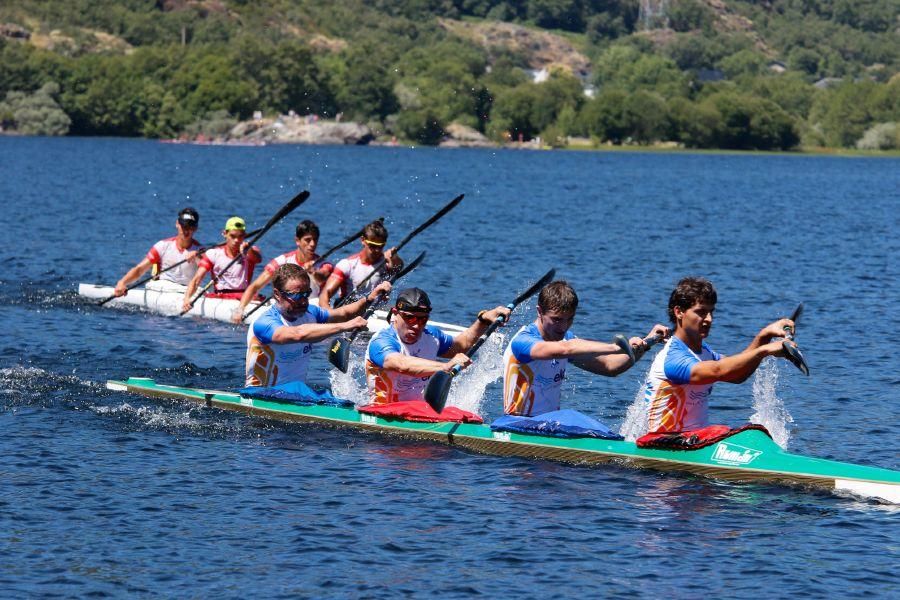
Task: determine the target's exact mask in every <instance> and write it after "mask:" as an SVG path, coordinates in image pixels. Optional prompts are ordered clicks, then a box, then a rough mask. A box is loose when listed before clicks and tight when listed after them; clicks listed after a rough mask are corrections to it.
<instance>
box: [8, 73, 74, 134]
mask: <svg viewBox="0 0 900 600" xmlns="http://www.w3.org/2000/svg"><path fill="white" fill-rule="evenodd" d="M58 95H59V85H58V84H56V83H55V82H48V83H45V84H44V85H43V86H42V87H41V89H39V90H37V91H36V92H34V93H33V94H26V93H24V92H8V93H7V94H6V101H5V102H0V119H2V121H3V126H4V128H11V129H14V130H15V131H18V132H19V133H24V134H26V135H66V133H68V131H69V125H71V120H70V119H69V117H68V115H66V113H65V112H63V110H62V109H61V108H60V107H59V104H57V102H56V99H55V98H56V97H57V96H58Z"/></svg>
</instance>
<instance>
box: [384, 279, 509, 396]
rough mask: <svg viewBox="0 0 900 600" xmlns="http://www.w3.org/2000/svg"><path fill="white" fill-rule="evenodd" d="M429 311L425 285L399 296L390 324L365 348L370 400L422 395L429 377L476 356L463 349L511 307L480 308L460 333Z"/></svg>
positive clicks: (465, 363)
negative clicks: (431, 320)
mask: <svg viewBox="0 0 900 600" xmlns="http://www.w3.org/2000/svg"><path fill="white" fill-rule="evenodd" d="M430 314H431V300H430V299H429V298H428V294H426V293H425V292H424V291H423V290H421V289H419V288H409V289H406V290H403V291H402V292H400V294H399V296H397V301H396V302H395V304H394V306H393V308H391V314H390V320H391V325H390V327H388V328H387V329H383V330H382V331H380V332H378V334H376V335H375V336H373V337H372V339H371V340H370V341H369V345H368V347H367V348H366V383H367V385H368V389H369V400H370V401H371V403H372V404H390V403H394V402H406V401H411V400H422V399H423V398H422V395H423V392H424V389H425V384H426V383H427V382H428V378H429V377H430V376H431V375H433V374H435V373H437V372H438V371H450V369H452V368H453V367H454V366H456V365H459V366H461V367H462V368H465V367H467V366H469V365H470V364H471V362H472V361H471V359H470V358H469V357H468V356H466V355H465V354H464V352H466V350H468V349H469V348H471V347H472V345H473V344H474V343H475V342H476V341H477V340H478V337H479V336H480V335H481V334H482V333H484V332H485V330H486V329H487V328H488V326H489V325H490V324H491V323H493V322H494V321H495V320H496V319H498V318H499V317H500V315H503V316H504V318H508V317H509V309H508V308H507V307H505V306H498V307H496V308H493V309H491V310H483V311H481V312H480V313H478V317H477V318H476V319H475V322H474V323H472V325H470V326H469V328H468V329H466V330H465V331H463V332H462V333H460V334H458V335H457V336H456V337H451V336H450V335H448V334H446V333H444V332H443V331H441V330H440V329H439V328H437V327H435V326H433V325H428V324H427V323H428V317H429V315H430ZM438 358H446V359H448V360H447V362H443V361H440V360H438Z"/></svg>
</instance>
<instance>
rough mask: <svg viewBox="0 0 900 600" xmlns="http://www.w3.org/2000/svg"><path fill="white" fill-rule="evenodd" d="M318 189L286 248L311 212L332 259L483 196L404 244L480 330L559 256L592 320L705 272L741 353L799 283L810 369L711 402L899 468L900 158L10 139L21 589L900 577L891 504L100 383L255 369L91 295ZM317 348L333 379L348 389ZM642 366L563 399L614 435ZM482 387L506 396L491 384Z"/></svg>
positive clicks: (282, 231)
mask: <svg viewBox="0 0 900 600" xmlns="http://www.w3.org/2000/svg"><path fill="white" fill-rule="evenodd" d="M302 189H309V190H310V191H311V192H312V196H311V198H310V200H309V201H308V202H307V203H306V204H305V205H304V206H303V207H301V208H300V209H298V211H297V212H296V213H295V214H294V215H292V216H291V217H290V218H289V219H288V221H287V222H285V223H282V224H281V225H279V226H277V227H276V228H274V229H273V230H272V231H270V232H269V233H268V234H267V235H266V237H264V238H263V240H262V241H261V242H260V245H261V247H262V249H263V252H264V254H265V255H267V256H269V257H271V256H274V255H275V254H276V253H281V252H285V251H287V250H289V249H290V248H291V247H293V241H292V237H293V227H294V225H295V224H296V222H297V220H299V219H300V218H312V219H314V220H316V221H317V222H318V223H319V224H320V226H321V228H322V232H323V235H322V242H321V246H322V248H327V247H328V246H330V245H331V244H333V243H334V242H336V241H337V240H339V239H341V238H343V237H344V236H346V235H347V234H348V233H350V232H352V231H353V230H355V229H356V228H358V227H359V226H360V225H361V224H363V223H365V222H367V221H369V220H371V219H373V218H375V217H377V216H380V215H384V216H386V217H387V221H386V222H387V224H388V227H389V229H390V231H391V234H392V237H393V239H394V240H397V239H399V238H400V237H402V236H403V235H405V234H406V233H407V232H408V231H410V230H411V229H412V228H413V227H414V226H416V225H417V224H418V223H420V222H421V221H423V220H424V219H425V218H427V217H428V216H430V214H431V213H432V212H434V211H435V210H436V209H437V208H438V207H440V206H441V205H443V204H444V203H445V202H447V201H448V200H450V199H451V198H452V197H454V196H455V195H457V194H459V193H465V194H466V200H465V201H464V202H463V203H462V204H461V205H460V206H459V207H458V208H457V209H456V210H455V211H454V212H452V213H451V214H450V215H448V216H447V217H446V218H445V219H444V220H443V221H441V222H440V223H439V224H438V225H436V226H434V227H433V228H432V229H429V230H428V231H427V232H425V233H423V234H422V235H421V236H419V237H418V238H416V239H415V240H414V241H413V242H411V243H410V244H409V246H408V247H407V249H405V252H404V253H405V255H406V256H408V257H410V256H413V255H414V254H417V253H418V252H420V251H421V250H428V253H429V254H428V258H427V259H426V260H427V262H426V264H425V265H423V267H421V268H420V269H418V270H417V271H416V272H414V273H413V274H412V275H411V276H410V277H409V279H408V280H407V281H406V283H407V284H409V285H418V286H420V287H423V288H426V289H428V290H429V291H430V292H431V296H432V300H433V302H434V304H435V305H436V309H435V314H436V317H438V318H439V320H442V321H450V322H457V323H468V322H470V321H471V319H473V318H474V315H475V314H476V313H477V312H478V310H480V309H481V308H485V307H489V306H494V305H496V304H500V303H505V302H507V301H509V300H510V299H511V298H512V297H513V296H514V295H515V294H516V293H517V292H518V291H520V290H521V289H523V288H524V287H525V286H526V285H527V284H528V283H530V281H533V279H534V278H536V277H537V276H539V275H540V274H542V273H543V272H545V271H546V270H547V269H548V268H549V267H552V266H555V267H556V268H557V269H558V272H559V274H560V276H562V277H565V278H566V279H568V280H569V281H571V282H572V283H573V285H574V286H575V287H576V289H577V290H578V291H579V294H580V296H581V306H580V307H579V312H578V318H577V320H576V324H575V327H574V330H575V332H576V333H577V334H578V335H580V336H582V337H595V338H599V339H605V340H608V339H610V338H611V337H612V335H613V334H615V333H619V332H623V333H628V334H631V335H637V334H644V333H646V331H647V330H648V329H649V328H650V326H651V325H652V324H653V323H654V322H658V321H659V322H662V321H664V319H665V307H666V302H667V299H668V294H669V292H670V290H671V287H672V285H673V284H674V282H675V281H677V280H678V279H679V278H680V277H681V276H683V275H687V274H699V275H705V276H707V277H709V278H710V279H712V280H713V282H714V283H715V284H716V286H717V288H718V292H719V307H718V310H717V313H716V322H715V325H714V327H713V333H712V336H711V337H710V339H709V342H710V344H711V345H712V346H713V347H714V348H716V349H717V350H719V351H721V352H724V353H732V352H735V351H738V350H740V349H742V348H743V347H744V346H745V345H746V344H747V343H748V341H749V339H750V338H751V336H753V335H754V334H755V333H756V331H758V329H759V328H760V327H762V326H763V325H765V324H766V323H768V322H770V321H772V320H774V319H775V318H778V317H780V316H784V315H787V314H788V313H790V311H791V310H792V309H793V308H794V306H796V304H797V303H798V302H800V301H803V302H804V303H805V305H806V311H805V313H804V315H803V318H802V320H801V322H800V323H799V327H798V341H799V342H800V343H801V345H802V346H803V348H804V349H805V353H806V355H807V359H808V361H809V364H810V367H811V369H812V374H811V376H810V377H809V378H805V377H803V376H802V375H801V374H800V373H799V371H797V370H795V369H794V368H793V367H791V366H790V365H788V364H786V363H783V362H777V361H771V362H770V363H767V364H766V365H764V368H763V369H761V372H760V373H759V374H758V375H757V376H756V377H755V379H754V380H752V381H748V382H747V383H745V384H744V385H741V386H728V385H726V384H719V385H718V386H717V388H716V391H715V394H714V401H713V405H712V411H711V412H712V416H713V419H714V420H715V421H719V422H726V423H730V424H735V425H736V424H740V423H743V422H746V421H747V420H748V419H749V418H750V417H751V416H752V415H754V414H756V413H759V414H761V415H763V420H764V421H766V423H767V424H768V425H770V426H771V427H772V428H774V429H775V430H778V432H779V434H780V437H781V440H780V441H781V442H782V443H784V444H787V446H788V448H789V449H790V450H791V451H794V452H799V453H804V454H812V455H816V456H821V457H825V458H833V459H839V460H845V461H849V462H857V463H863V464H874V465H879V466H884V467H888V468H893V469H898V468H900V454H898V451H897V443H896V432H897V425H896V424H897V423H898V421H900V359H898V352H897V348H896V344H895V343H894V338H895V337H896V336H895V334H896V332H897V331H900V311H898V310H897V301H898V299H900V283H898V281H900V236H898V232H900V160H898V159H896V158H894V159H851V158H833V157H805V156H763V155H713V154H696V155H694V154H642V153H614V154H613V153H575V152H569V153H566V152H546V153H545V152H516V151H491V150H450V151H447V150H442V151H436V150H428V149H417V150H410V149H403V148H392V149H388V148H355V147H348V148H312V147H297V146H285V147H264V148H221V147H191V146H169V145H163V144H157V143H154V142H148V141H131V140H106V139H99V140H88V139H11V138H0V198H2V204H3V210H2V215H3V218H4V220H5V230H6V232H7V242H6V243H5V244H3V245H2V247H0V265H2V269H0V327H2V330H3V332H4V340H3V341H2V343H0V357H2V360H0V431H2V435H0V454H2V455H3V457H4V460H3V461H2V463H0V490H2V494H0V596H3V597H21V596H39V595H40V596H44V595H47V596H50V595H62V596H88V595H95V596H103V595H111V596H132V595H148V596H150V595H162V596H173V597H211V596H217V597H246V596H249V595H255V596H260V597H315V598H318V597H373V598H374V597H396V596H416V597H432V596H438V597H445V598H456V597H466V596H474V595H483V596H489V597H498V598H512V597H533V598H537V597H551V596H553V597H556V596H559V597H601V596H607V595H611V594H621V595H629V596H654V597H656V596H658V597H665V596H671V597H697V596H703V597H705V596H712V597H743V598H759V597H788V596H800V595H802V596H806V597H814V598H823V597H834V596H845V595H846V596H854V597H856V596H866V595H871V596H875V597H897V595H898V593H900V575H898V565H900V512H898V509H897V507H890V506H884V505H879V504H876V503H874V502H869V501H861V500H858V499H853V498H843V497H838V496H835V495H832V494H827V493H823V492H808V491H803V490H798V489H793V488H783V487H778V486H765V485H737V484H732V483H723V482H718V481H711V480H707V479H701V478H695V477H686V476H682V475H674V474H660V473H653V472H646V471H638V470H632V469H627V468H621V467H600V468H587V467H580V466H572V465H565V464H555V463H551V462H541V461H529V460H524V459H516V458H499V457H488V456H480V455H476V454H471V453H468V452H464V451H461V450H457V449H451V448H445V447H441V446H437V445H431V444H424V443H423V444H417V443H411V442H408V441H400V440H394V439H388V438H384V437H379V436H375V435H366V434H360V433H355V432H350V431H342V430H325V429H322V428H319V427H315V426H308V425H307V426H304V425H286V424H282V423H274V422H268V421H264V420H259V419H254V418H247V417H243V416H237V415H234V414H228V413H224V412H220V411H217V410H206V409H201V408H195V407H193V406H189V405H186V404H180V403H164V402H154V401H150V400H144V399H141V398H137V397H133V396H129V395H125V394H121V393H113V392H109V391H107V390H106V389H105V388H104V383H105V382H106V380H108V379H122V378H125V377H127V376H129V375H136V376H151V377H154V378H156V379H157V380H158V381H160V382H165V383H174V384H184V385H191V386H198V387H217V388H226V387H235V386H237V385H238V384H239V383H240V381H241V377H242V372H243V360H244V336H245V330H244V329H242V328H237V327H233V326H230V325H226V324H224V323H216V322H201V321H198V320H193V319H183V320H177V319H170V318H164V317H160V316H155V315H149V314H144V313H140V312H133V311H125V310H113V309H99V308H96V307H94V306H92V305H90V304H89V303H88V302H85V301H83V300H80V299H79V298H78V297H77V294H76V289H77V286H78V283H79V282H92V283H108V284H112V283H114V282H115V280H116V279H118V278H119V277H120V276H121V275H122V274H123V273H124V272H125V270H127V269H128V268H129V267H130V266H131V265H132V264H134V263H135V262H136V261H137V260H138V259H140V258H141V257H142V256H143V254H144V253H145V252H146V251H147V249H148V248H149V247H150V245H151V244H152V243H153V242H155V241H156V240H158V239H160V238H162V237H168V236H170V235H172V234H173V230H174V221H175V213H176V211H177V210H178V209H179V208H181V207H182V206H184V205H193V206H195V207H196V208H198V209H199V211H200V213H201V228H200V232H199V234H198V238H199V239H200V240H201V241H209V242H214V241H216V237H217V232H218V230H219V229H220V228H221V226H222V224H223V223H224V220H225V219H226V218H227V217H228V216H230V215H232V214H235V213H236V214H240V215H243V216H244V217H245V218H246V219H247V220H248V223H249V225H250V226H251V227H258V226H261V225H263V224H264V223H265V222H266V220H268V218H269V217H270V216H271V215H272V214H273V213H274V212H275V210H277V209H278V207H280V206H281V205H282V204H284V203H285V202H286V201H287V200H288V199H289V198H290V197H292V196H293V195H294V194H296V193H297V192H298V191H300V190H302ZM515 316H516V318H515V320H514V323H515V325H516V326H519V325H521V324H524V323H525V322H527V320H529V319H531V318H533V304H530V305H529V306H527V307H525V308H523V309H522V310H520V311H518V312H517V313H516V315H515ZM494 351H495V352H496V350H494ZM324 355H325V349H324V347H323V348H322V351H321V353H319V355H318V356H317V357H316V358H315V362H314V364H313V368H312V371H313V373H314V374H315V375H314V376H313V379H314V380H317V381H320V382H322V383H327V382H328V381H329V374H328V370H327V362H326V361H325V359H324ZM492 359H496V357H495V356H493V355H492V354H491V353H490V352H487V353H486V354H485V356H484V357H482V360H483V361H490V360H492ZM649 365H650V361H649V360H647V359H645V360H644V361H642V362H641V363H639V364H638V365H637V366H636V367H635V368H634V369H632V370H631V371H629V372H628V373H626V374H624V375H622V376H620V377H618V378H616V379H605V378H601V377H590V376H587V375H584V374H581V373H576V371H577V369H570V379H569V380H568V381H567V384H566V388H565V397H564V404H565V405H566V406H568V407H571V408H577V409H579V410H583V411H585V412H589V413H591V414H594V415H597V416H599V417H600V418H602V419H603V420H604V421H605V422H607V423H608V424H610V425H611V426H613V427H614V428H616V429H618V428H619V427H621V426H622V425H623V422H624V421H625V419H626V413H627V410H628V408H629V406H630V405H631V404H632V401H633V400H634V398H635V395H636V394H637V392H638V390H639V388H640V385H641V382H642V379H643V376H644V373H645V372H646V370H647V369H648V368H649ZM494 374H495V375H499V373H496V372H495V373H494ZM472 396H475V397H472ZM465 401H466V402H467V403H468V405H469V406H470V407H473V408H477V409H478V410H480V411H481V412H483V413H484V414H485V415H486V416H487V417H489V418H490V417H494V416H497V415H498V413H499V412H500V405H501V399H500V393H499V386H498V385H497V384H496V383H492V384H491V385H488V386H487V389H486V390H485V391H484V393H483V394H482V393H480V389H479V390H475V391H472V393H470V395H469V397H467V398H466V399H465Z"/></svg>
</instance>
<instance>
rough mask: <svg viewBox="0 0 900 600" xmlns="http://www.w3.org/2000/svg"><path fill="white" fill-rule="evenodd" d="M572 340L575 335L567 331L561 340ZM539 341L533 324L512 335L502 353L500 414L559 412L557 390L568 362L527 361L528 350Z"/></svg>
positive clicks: (562, 360) (558, 393) (532, 415)
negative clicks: (502, 369) (501, 410)
mask: <svg viewBox="0 0 900 600" xmlns="http://www.w3.org/2000/svg"><path fill="white" fill-rule="evenodd" d="M573 338H575V334H573V333H572V332H571V331H567V332H566V335H565V337H564V339H566V340H571V339H573ZM543 341H545V340H544V339H543V338H542V337H541V330H540V329H538V326H537V323H531V324H530V325H526V326H525V327H523V328H521V329H520V330H519V331H517V332H516V335H514V336H513V337H512V339H511V340H510V342H509V345H508V346H507V347H506V350H505V351H504V352H503V364H504V371H503V412H504V414H507V415H519V416H523V417H534V416H537V415H542V414H544V413H546V412H551V411H554V410H559V396H560V389H561V388H562V383H563V381H564V380H565V378H566V366H567V365H568V364H569V360H568V359H567V358H554V359H551V360H535V359H533V358H531V349H532V348H533V347H534V345H535V344H537V343H538V342H543Z"/></svg>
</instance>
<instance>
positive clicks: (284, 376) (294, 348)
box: [246, 304, 329, 386]
mask: <svg viewBox="0 0 900 600" xmlns="http://www.w3.org/2000/svg"><path fill="white" fill-rule="evenodd" d="M328 317H329V313H328V311H327V310H324V309H321V308H319V307H318V306H315V305H312V304H311V305H310V306H309V308H307V309H306V312H305V313H303V314H302V315H300V317H299V318H298V319H295V320H293V321H290V320H288V319H287V318H286V317H285V316H284V315H282V314H281V311H279V310H278V306H277V305H275V306H272V307H270V308H269V309H268V310H266V312H264V313H263V315H262V316H261V317H260V318H258V319H256V321H254V322H253V324H252V325H251V326H250V328H249V329H248V331H247V366H246V385H248V386H251V385H275V384H278V383H288V382H290V381H305V380H306V372H307V370H308V369H309V356H310V353H311V352H312V349H313V346H314V344H312V343H309V342H293V343H290V344H276V343H274V342H272V336H274V335H275V330H277V329H278V328H279V327H285V326H287V327H293V326H295V325H304V324H307V323H327V322H328Z"/></svg>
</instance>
